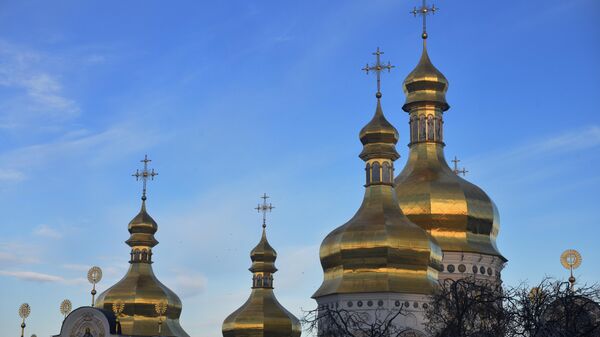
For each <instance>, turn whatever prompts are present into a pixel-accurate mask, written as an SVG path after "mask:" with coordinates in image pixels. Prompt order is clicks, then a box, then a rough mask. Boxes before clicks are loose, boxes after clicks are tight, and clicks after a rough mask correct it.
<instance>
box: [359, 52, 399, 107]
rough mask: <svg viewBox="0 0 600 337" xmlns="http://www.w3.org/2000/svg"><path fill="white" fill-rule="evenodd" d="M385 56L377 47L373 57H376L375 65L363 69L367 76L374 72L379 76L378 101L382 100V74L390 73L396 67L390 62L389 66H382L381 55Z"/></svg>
mask: <svg viewBox="0 0 600 337" xmlns="http://www.w3.org/2000/svg"><path fill="white" fill-rule="evenodd" d="M383 54H384V53H383V52H382V51H380V50H379V47H377V51H375V52H374V53H373V55H375V64H373V65H369V64H368V63H367V65H366V66H365V67H364V68H362V70H363V71H364V72H366V73H367V75H368V74H369V71H374V72H375V74H376V75H377V94H376V97H377V99H379V98H381V72H382V71H384V70H387V71H388V73H389V72H390V71H391V70H392V68H394V67H395V66H393V65H392V64H391V63H390V62H388V64H381V55H383Z"/></svg>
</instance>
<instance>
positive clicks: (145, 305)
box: [95, 200, 189, 337]
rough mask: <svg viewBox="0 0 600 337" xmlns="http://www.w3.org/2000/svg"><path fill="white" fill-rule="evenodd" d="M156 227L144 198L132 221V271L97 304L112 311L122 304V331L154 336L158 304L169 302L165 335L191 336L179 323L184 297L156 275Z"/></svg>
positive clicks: (104, 293)
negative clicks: (151, 257)
mask: <svg viewBox="0 0 600 337" xmlns="http://www.w3.org/2000/svg"><path fill="white" fill-rule="evenodd" d="M157 228H158V226H157V224H156V222H155V221H154V219H152V217H151V216H150V215H149V214H148V213H147V212H146V205H145V200H144V201H143V202H142V209H141V210H140V212H139V214H137V215H136V216H135V218H134V219H133V220H132V221H131V222H130V224H129V232H130V233H131V237H130V239H129V240H127V244H129V245H130V246H131V248H132V253H131V256H132V258H131V260H130V266H129V270H128V271H127V274H125V277H123V278H122V279H121V280H120V281H119V282H117V283H116V284H115V285H113V286H112V287H110V288H109V289H107V290H106V291H105V292H103V293H102V294H100V295H99V296H98V299H97V301H96V305H95V306H96V307H97V308H102V309H104V310H107V311H109V312H111V311H112V308H113V304H119V305H120V304H123V307H124V309H123V311H122V313H121V314H120V315H119V322H120V324H121V329H122V334H123V335H137V336H140V335H141V336H155V335H156V334H157V332H158V320H159V315H158V314H157V313H156V310H155V306H156V304H157V303H167V308H168V309H167V311H166V313H165V314H164V316H163V322H162V332H161V333H162V335H163V336H177V337H189V335H188V334H187V333H186V332H185V331H184V330H183V328H182V327H181V325H180V324H179V317H180V315H181V300H180V299H179V297H177V295H176V294H175V293H174V292H173V291H171V290H170V289H169V288H167V287H166V286H165V285H163V284H162V283H161V282H160V281H159V280H158V279H157V278H156V276H155V275H154V272H153V270H152V264H151V263H152V262H151V259H150V256H151V248H152V247H153V246H154V245H156V244H157V243H158V241H156V239H154V233H155V232H156V230H157ZM136 252H137V253H136ZM139 252H145V254H146V255H141V253H139ZM136 254H137V255H136ZM140 256H145V257H146V258H145V259H144V258H140Z"/></svg>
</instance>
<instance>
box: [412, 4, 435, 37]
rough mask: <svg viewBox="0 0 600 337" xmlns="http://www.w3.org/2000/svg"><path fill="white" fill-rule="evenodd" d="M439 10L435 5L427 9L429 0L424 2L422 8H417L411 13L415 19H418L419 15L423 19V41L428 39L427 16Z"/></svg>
mask: <svg viewBox="0 0 600 337" xmlns="http://www.w3.org/2000/svg"><path fill="white" fill-rule="evenodd" d="M438 9H439V8H437V7H435V5H432V6H431V7H427V0H423V5H422V6H421V7H420V8H417V7H415V8H414V9H413V10H412V11H410V13H411V14H412V15H414V16H415V17H417V14H418V15H420V16H422V17H423V35H421V37H422V38H423V40H425V39H426V38H427V15H429V14H431V15H433V14H435V12H436V11H437V10H438Z"/></svg>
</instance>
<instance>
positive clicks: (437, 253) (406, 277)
mask: <svg viewBox="0 0 600 337" xmlns="http://www.w3.org/2000/svg"><path fill="white" fill-rule="evenodd" d="M380 98H381V94H380V93H379V92H378V94H377V108H376V110H375V116H374V117H373V119H372V120H371V121H370V122H369V123H368V124H367V125H366V126H365V127H364V128H363V129H362V130H361V132H360V140H361V142H362V144H363V151H362V152H361V154H360V158H361V159H363V160H364V161H365V162H366V169H365V170H366V184H365V187H366V190H365V194H364V199H363V202H362V205H361V206H360V208H359V209H358V211H357V212H356V214H355V215H354V217H352V219H350V220H349V221H348V222H346V223H345V224H344V225H342V226H340V227H338V228H336V229H335V230H333V231H332V232H331V233H329V234H328V235H327V237H325V239H324V240H323V242H322V244H321V249H320V258H321V266H322V267H323V271H324V274H325V275H324V280H323V283H322V284H321V287H320V288H319V289H318V290H317V291H316V293H315V294H314V295H313V298H319V297H323V296H328V295H333V294H346V293H373V292H395V293H410V294H430V293H431V292H432V291H433V290H434V289H435V288H436V287H437V282H438V271H439V270H440V269H441V260H442V251H441V250H440V248H439V247H438V245H437V243H436V242H435V240H434V239H432V238H431V237H430V236H429V235H428V234H427V232H425V231H424V230H423V229H421V228H420V227H419V226H417V225H415V224H414V223H412V222H411V221H410V220H409V219H408V218H407V217H406V216H404V214H403V213H402V210H401V209H400V207H398V200H397V198H396V192H395V191H394V188H393V183H392V179H393V172H394V166H393V163H394V161H395V160H396V159H397V158H398V157H399V155H398V152H396V148H395V144H396V142H397V141H398V132H397V131H396V129H395V128H394V127H393V126H392V125H391V124H390V123H389V122H388V121H387V120H386V118H385V116H384V115H383V110H382V109H381V102H380Z"/></svg>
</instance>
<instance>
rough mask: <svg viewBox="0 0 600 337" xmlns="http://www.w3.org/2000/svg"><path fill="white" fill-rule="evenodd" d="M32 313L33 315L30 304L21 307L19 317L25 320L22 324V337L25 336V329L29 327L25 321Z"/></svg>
mask: <svg viewBox="0 0 600 337" xmlns="http://www.w3.org/2000/svg"><path fill="white" fill-rule="evenodd" d="M30 313H31V307H30V306H29V304H27V303H23V304H21V306H20V307H19V316H20V317H21V318H22V319H23V321H22V322H21V337H23V336H24V335H25V327H26V326H27V325H26V324H25V319H26V318H27V317H29V314H30Z"/></svg>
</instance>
